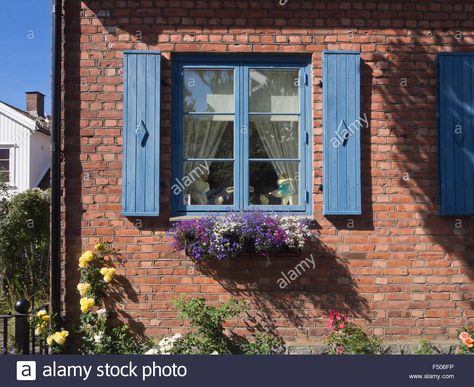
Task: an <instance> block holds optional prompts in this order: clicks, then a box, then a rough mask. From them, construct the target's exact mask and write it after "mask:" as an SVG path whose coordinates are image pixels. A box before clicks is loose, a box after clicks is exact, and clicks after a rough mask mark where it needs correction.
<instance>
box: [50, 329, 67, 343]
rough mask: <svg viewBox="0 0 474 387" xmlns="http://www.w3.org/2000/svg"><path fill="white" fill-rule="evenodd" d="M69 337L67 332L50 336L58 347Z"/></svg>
mask: <svg viewBox="0 0 474 387" xmlns="http://www.w3.org/2000/svg"><path fill="white" fill-rule="evenodd" d="M68 336H69V332H68V331H61V332H55V333H53V335H52V339H53V340H54V342H56V343H57V344H59V345H64V343H65V342H66V337H68Z"/></svg>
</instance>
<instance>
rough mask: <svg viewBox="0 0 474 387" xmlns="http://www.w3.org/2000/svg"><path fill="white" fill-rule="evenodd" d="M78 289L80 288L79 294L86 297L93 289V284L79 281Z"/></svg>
mask: <svg viewBox="0 0 474 387" xmlns="http://www.w3.org/2000/svg"><path fill="white" fill-rule="evenodd" d="M77 290H79V294H80V295H81V297H84V296H85V295H86V294H87V293H89V291H90V290H91V285H90V284H88V283H86V282H84V283H79V284H78V285H77Z"/></svg>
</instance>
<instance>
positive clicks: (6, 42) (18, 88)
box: [0, 0, 51, 113]
mask: <svg viewBox="0 0 474 387" xmlns="http://www.w3.org/2000/svg"><path fill="white" fill-rule="evenodd" d="M0 53H1V54H0V100H1V101H5V102H7V103H9V104H11V105H14V106H17V107H19V108H21V109H24V108H25V92H26V91H40V92H42V93H43V94H45V95H46V102H45V111H46V112H47V113H49V112H50V111H51V100H50V95H51V86H50V84H51V81H50V80H51V0H0Z"/></svg>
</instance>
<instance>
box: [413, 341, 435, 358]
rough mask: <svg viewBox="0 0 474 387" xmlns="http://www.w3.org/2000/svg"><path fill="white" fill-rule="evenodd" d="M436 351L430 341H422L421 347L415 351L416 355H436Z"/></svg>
mask: <svg viewBox="0 0 474 387" xmlns="http://www.w3.org/2000/svg"><path fill="white" fill-rule="evenodd" d="M434 354H436V349H435V347H434V346H433V344H432V343H431V342H430V341H429V340H420V345H419V346H418V348H417V349H416V350H415V355H434Z"/></svg>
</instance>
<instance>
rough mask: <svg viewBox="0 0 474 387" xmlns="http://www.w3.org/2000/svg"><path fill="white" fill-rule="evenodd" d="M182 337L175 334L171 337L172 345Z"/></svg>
mask: <svg viewBox="0 0 474 387" xmlns="http://www.w3.org/2000/svg"><path fill="white" fill-rule="evenodd" d="M182 337H183V335H182V334H181V333H175V334H174V335H173V337H172V339H173V343H174V342H175V341H176V340H178V339H181V338H182Z"/></svg>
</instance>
